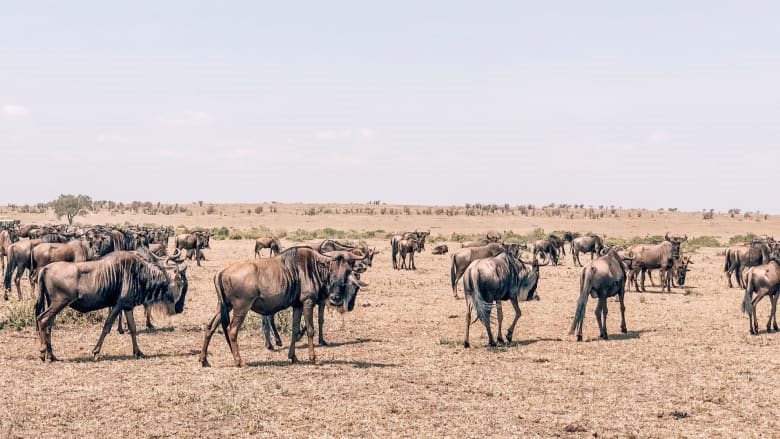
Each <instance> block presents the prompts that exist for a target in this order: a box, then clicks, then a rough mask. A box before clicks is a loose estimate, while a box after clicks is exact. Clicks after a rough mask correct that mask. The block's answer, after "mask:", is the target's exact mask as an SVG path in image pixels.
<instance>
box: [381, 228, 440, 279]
mask: <svg viewBox="0 0 780 439" xmlns="http://www.w3.org/2000/svg"><path fill="white" fill-rule="evenodd" d="M430 234H431V232H430V230H429V231H427V232H418V231H414V232H406V233H400V234H398V235H393V237H392V238H391V239H390V253H391V254H390V256H391V257H392V258H393V268H394V269H396V270H397V269H398V262H397V261H396V259H397V257H398V251H399V250H398V243H399V242H401V241H402V240H404V239H411V238H415V239H417V253H420V252H422V251H423V250H425V239H426V238H427V237H428V235H430Z"/></svg>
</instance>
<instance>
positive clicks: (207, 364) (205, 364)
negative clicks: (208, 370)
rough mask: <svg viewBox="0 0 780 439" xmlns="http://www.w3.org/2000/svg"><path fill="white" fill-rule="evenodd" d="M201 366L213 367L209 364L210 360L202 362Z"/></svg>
mask: <svg viewBox="0 0 780 439" xmlns="http://www.w3.org/2000/svg"><path fill="white" fill-rule="evenodd" d="M200 366H201V367H211V364H209V361H208V360H200Z"/></svg>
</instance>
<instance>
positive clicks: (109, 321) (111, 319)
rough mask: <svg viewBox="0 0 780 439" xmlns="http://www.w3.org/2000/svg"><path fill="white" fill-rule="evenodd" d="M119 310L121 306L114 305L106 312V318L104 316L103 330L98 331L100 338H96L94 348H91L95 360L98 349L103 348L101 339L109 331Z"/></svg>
mask: <svg viewBox="0 0 780 439" xmlns="http://www.w3.org/2000/svg"><path fill="white" fill-rule="evenodd" d="M121 312H122V308H121V307H120V306H119V305H114V307H113V308H111V311H110V312H109V313H108V318H106V322H105V323H104V324H103V332H101V333H100V338H98V342H97V344H96V345H95V348H94V349H92V356H93V357H94V359H95V361H97V360H100V350H101V349H102V348H103V340H105V339H106V336H107V335H108V333H109V332H111V327H112V326H114V320H116V318H117V316H118V315H119V313H121Z"/></svg>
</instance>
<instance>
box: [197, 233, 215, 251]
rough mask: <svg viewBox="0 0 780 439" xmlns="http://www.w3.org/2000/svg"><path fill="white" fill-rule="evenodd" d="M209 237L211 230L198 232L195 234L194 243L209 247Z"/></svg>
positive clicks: (201, 246)
mask: <svg viewBox="0 0 780 439" xmlns="http://www.w3.org/2000/svg"><path fill="white" fill-rule="evenodd" d="M210 238H211V232H198V233H196V234H195V240H196V244H197V246H198V247H200V248H211V244H210V242H209V239H210Z"/></svg>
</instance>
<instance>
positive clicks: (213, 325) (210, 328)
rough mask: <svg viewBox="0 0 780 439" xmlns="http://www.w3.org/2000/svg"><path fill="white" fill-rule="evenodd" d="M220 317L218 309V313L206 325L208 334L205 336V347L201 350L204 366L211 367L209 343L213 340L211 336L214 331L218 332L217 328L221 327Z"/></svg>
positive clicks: (202, 364) (201, 362)
mask: <svg viewBox="0 0 780 439" xmlns="http://www.w3.org/2000/svg"><path fill="white" fill-rule="evenodd" d="M219 318H220V312H219V311H217V313H216V314H214V317H212V318H211V320H210V321H209V323H208V324H207V325H206V334H205V337H203V348H202V349H201V351H200V365H201V366H203V367H209V366H210V364H209V360H208V355H209V343H210V342H211V337H212V336H213V335H214V332H216V330H217V328H218V327H219V323H220V322H219Z"/></svg>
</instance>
